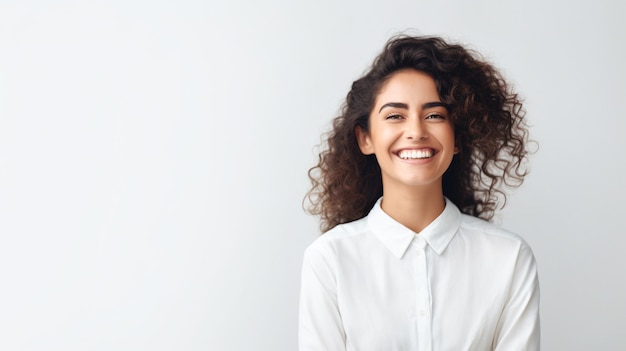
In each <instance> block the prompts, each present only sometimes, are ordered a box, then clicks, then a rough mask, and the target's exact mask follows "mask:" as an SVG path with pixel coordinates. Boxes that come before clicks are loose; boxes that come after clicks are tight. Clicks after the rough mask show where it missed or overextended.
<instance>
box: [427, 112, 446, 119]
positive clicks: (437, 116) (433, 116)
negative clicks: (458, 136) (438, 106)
mask: <svg viewBox="0 0 626 351" xmlns="http://www.w3.org/2000/svg"><path fill="white" fill-rule="evenodd" d="M446 118H447V117H446V116H445V115H443V114H441V113H431V114H429V115H428V116H426V119H441V120H445V119H446Z"/></svg>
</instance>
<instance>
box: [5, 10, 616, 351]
mask: <svg viewBox="0 0 626 351" xmlns="http://www.w3.org/2000/svg"><path fill="white" fill-rule="evenodd" d="M587 3H588V4H586V5H584V4H579V2H571V1H565V0H563V1H545V0H542V1H540V0H532V1H517V2H505V1H496V0H492V1H472V2H469V1H451V0H450V1H372V0H358V1H356V0H354V1H335V0H333V1H330V0H322V1H315V2H298V1H286V0H284V1H280V0H271V1H265V2H258V1H252V0H249V1H233V2H226V1H224V2H223V3H222V4H219V3H218V2H217V1H189V0H185V1H180V0H179V1H173V0H172V1H147V0H146V1H115V2H114V1H101V2H96V1H90V2H88V1H56V2H55V4H51V3H48V2H43V1H42V2H38V1H1V2H0V50H1V51H0V349H2V350H272V351H274V350H295V349H296V345H297V302H298V292H299V274H300V273H299V270H300V261H301V257H302V252H303V250H304V248H305V247H306V246H307V245H308V244H309V243H310V242H311V241H312V240H314V238H315V237H316V236H317V235H318V234H317V222H316V219H315V218H311V217H308V216H307V215H305V214H304V212H303V210H302V208H301V200H302V197H303V195H304V194H305V192H306V190H307V189H308V186H309V183H308V178H307V176H306V172H307V169H308V168H309V167H310V166H312V165H313V164H314V162H315V157H316V156H315V155H316V154H315V148H314V147H315V145H316V144H318V143H319V141H320V134H321V133H322V132H323V131H326V130H327V129H328V127H329V122H330V120H331V119H332V118H333V117H334V116H335V115H336V113H337V111H338V109H339V106H340V104H341V102H342V99H343V98H344V96H345V94H346V93H347V92H348V89H349V87H350V85H351V83H352V81H353V80H354V79H356V78H358V77H359V76H360V75H361V74H362V73H363V72H364V71H365V69H366V68H367V66H368V65H369V64H370V63H371V61H372V59H373V58H374V56H375V55H376V54H377V53H378V52H379V51H380V50H381V48H382V46H383V44H384V42H385V41H386V40H387V38H388V37H389V36H391V35H393V34H396V33H397V32H399V31H402V30H406V29H412V33H414V34H420V33H421V34H439V35H444V36H445V37H447V38H450V39H453V40H456V41H460V42H463V43H465V44H467V45H468V46H470V47H472V48H475V49H477V50H478V51H480V52H482V53H483V54H484V55H485V56H486V57H488V58H489V59H490V60H492V61H493V62H494V63H495V64H496V66H498V67H500V68H501V69H502V70H503V72H504V73H505V75H506V76H507V77H509V78H510V79H511V80H512V81H513V82H514V83H515V87H516V88H517V90H519V91H520V93H521V94H522V96H523V97H525V99H526V102H527V103H526V108H527V111H528V119H529V121H530V123H531V124H532V125H533V128H532V136H533V138H534V139H536V140H537V141H538V142H539V144H540V148H539V151H538V152H537V154H536V155H535V156H534V157H533V161H532V173H531V175H530V176H529V177H528V179H527V182H526V183H525V184H524V185H523V186H522V187H521V188H520V189H518V190H517V191H516V192H515V193H514V194H513V195H512V196H511V197H510V199H509V200H510V201H509V207H507V209H506V210H505V211H504V212H503V213H502V214H501V215H500V216H499V217H498V219H497V223H499V224H501V225H502V226H504V227H506V228H507V229H510V230H513V231H515V232H518V233H519V234H521V235H522V236H523V237H525V238H526V239H527V241H528V242H529V243H530V244H531V246H532V247H533V249H534V251H535V254H536V257H537V260H538V263H539V269H540V279H541V287H542V324H543V329H542V331H543V346H544V349H545V350H623V349H624V347H625V345H626V333H624V332H623V327H624V325H625V324H626V273H625V268H626V255H625V254H624V247H625V245H626V236H625V235H624V234H626V231H625V230H624V218H625V213H624V204H623V203H624V198H625V197H626V187H625V182H624V180H623V178H622V172H623V170H624V166H625V164H624V163H625V162H624V157H623V154H622V152H621V151H622V150H623V149H624V148H625V147H626V142H625V141H624V140H625V139H624V137H623V134H624V132H625V131H626V122H625V120H626V115H625V113H624V98H625V97H626V96H625V94H626V93H625V91H626V90H625V89H624V82H625V81H626V69H625V68H624V67H625V64H624V63H625V62H626V53H625V48H626V44H625V43H626V27H625V26H624V20H625V18H626V7H625V5H624V2H620V1H612V0H600V1H594V2H587Z"/></svg>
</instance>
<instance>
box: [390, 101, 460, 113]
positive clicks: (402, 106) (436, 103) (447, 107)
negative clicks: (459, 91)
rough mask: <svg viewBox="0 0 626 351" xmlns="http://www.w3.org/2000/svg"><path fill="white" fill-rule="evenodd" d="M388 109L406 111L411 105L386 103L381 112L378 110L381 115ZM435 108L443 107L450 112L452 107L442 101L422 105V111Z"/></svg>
mask: <svg viewBox="0 0 626 351" xmlns="http://www.w3.org/2000/svg"><path fill="white" fill-rule="evenodd" d="M386 107H393V108H402V109H405V110H408V109H409V105H408V104H405V103H403V102H388V103H386V104H384V105H382V106H381V107H380V110H378V113H380V112H381V111H382V110H383V109H384V108H386ZM433 107H443V108H445V109H446V110H450V107H449V106H448V104H446V103H443V102H441V101H433V102H427V103H424V104H423V105H422V109H424V110H425V109H429V108H433Z"/></svg>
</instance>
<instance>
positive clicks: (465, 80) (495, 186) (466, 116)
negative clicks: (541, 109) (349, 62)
mask: <svg viewBox="0 0 626 351" xmlns="http://www.w3.org/2000/svg"><path fill="white" fill-rule="evenodd" d="M402 69H415V70H418V71H421V72H424V73H427V74H429V75H430V76H431V77H432V78H433V79H434V81H435V83H436V85H437V90H438V92H439V97H440V98H441V101H442V102H444V103H446V104H447V105H448V106H449V107H450V118H451V120H452V122H453V124H454V131H455V138H456V145H457V146H458V147H459V149H460V152H459V154H457V155H455V156H454V159H453V160H452V164H451V165H450V167H449V168H448V170H447V171H446V173H445V174H444V176H443V193H444V195H445V196H446V197H447V198H448V199H450V200H451V201H452V202H453V203H454V204H455V205H457V206H458V207H459V208H460V209H461V211H462V212H464V213H466V214H469V215H472V216H476V217H480V218H483V219H487V220H488V219H491V218H492V217H493V215H494V211H495V210H496V208H497V206H498V203H499V202H500V200H502V206H504V203H505V202H506V195H505V193H504V192H503V190H502V188H503V186H505V185H506V186H510V187H516V186H519V185H520V184H521V183H522V181H523V178H524V176H525V175H526V169H525V167H524V166H525V161H526V156H527V154H528V151H527V144H528V130H527V127H526V123H525V121H524V114H525V112H524V110H523V109H522V103H521V100H520V98H519V97H518V95H517V94H516V93H514V92H513V91H512V90H511V89H510V86H509V85H508V84H507V83H506V82H505V80H504V78H503V77H502V75H501V74H500V73H499V72H498V71H497V70H496V69H495V68H494V67H493V66H492V65H491V64H489V63H488V62H486V60H484V59H483V58H482V57H481V56H480V55H479V54H477V53H476V52H474V51H472V50H468V49H466V48H464V47H463V46H461V45H458V44H452V43H447V42H446V41H444V40H443V39H442V38H438V37H410V36H406V35H401V36H396V37H393V38H391V39H390V40H389V41H388V42H387V44H386V46H385V48H384V50H383V52H382V53H381V54H380V55H379V56H378V57H377V58H376V59H375V60H374V63H373V65H372V66H371V68H370V69H369V71H368V72H367V73H366V74H365V75H364V76H363V77H361V78H360V79H358V80H356V81H355V82H354V83H353V84H352V89H351V90H350V92H349V93H348V95H347V97H346V101H345V103H344V105H343V107H342V109H341V115H340V116H338V117H336V118H335V119H334V121H333V128H332V130H331V131H330V132H329V133H327V134H326V135H325V137H326V141H325V144H324V147H325V150H323V151H322V152H321V153H320V154H319V162H318V164H317V165H316V166H314V167H312V168H311V169H310V170H309V177H310V179H311V182H312V188H311V190H310V191H309V192H308V193H307V196H306V197H305V200H308V201H309V207H308V208H307V211H308V212H309V213H311V214H314V215H319V216H320V217H321V229H322V232H326V231H328V230H330V229H331V228H333V227H335V226H336V225H338V224H341V223H347V222H350V221H354V220H356V219H359V218H362V217H364V216H366V215H367V213H368V212H369V211H370V210H371V208H372V207H373V205H374V203H375V202H376V200H377V199H378V198H379V197H380V196H382V190H383V188H382V178H381V171H380V167H379V166H378V163H377V161H376V158H375V156H374V155H363V154H362V153H361V151H360V149H359V146H358V143H357V139H356V135H355V132H354V130H355V127H357V126H358V127H360V128H362V129H363V130H365V131H366V132H368V131H369V126H368V124H369V123H368V120H369V116H370V112H371V110H372V108H373V106H374V103H375V99H376V96H377V95H378V92H379V91H380V89H381V87H382V85H383V84H384V83H385V82H386V81H387V79H388V78H389V77H390V76H391V75H393V74H394V73H395V72H397V71H399V70H402Z"/></svg>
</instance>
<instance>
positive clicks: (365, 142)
mask: <svg viewBox="0 0 626 351" xmlns="http://www.w3.org/2000/svg"><path fill="white" fill-rule="evenodd" d="M354 134H355V135H356V140H357V142H358V143H359V149H361V152H362V153H363V155H371V154H373V153H374V147H373V145H372V140H371V138H370V134H369V133H368V132H366V131H364V130H363V128H361V127H359V126H356V127H354Z"/></svg>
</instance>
